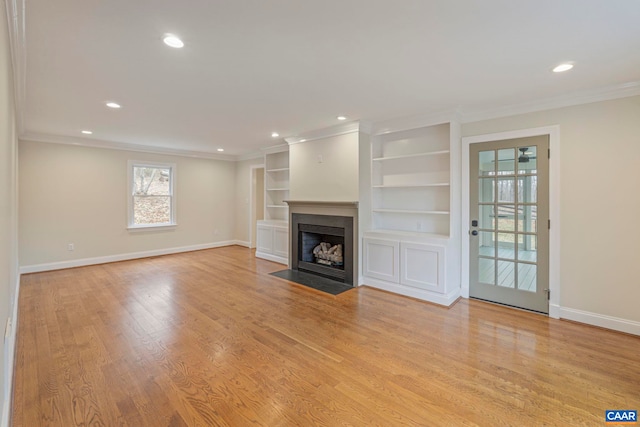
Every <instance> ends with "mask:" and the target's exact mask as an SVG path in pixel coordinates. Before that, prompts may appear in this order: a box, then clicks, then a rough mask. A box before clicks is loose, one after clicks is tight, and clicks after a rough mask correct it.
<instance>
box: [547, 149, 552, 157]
mask: <svg viewBox="0 0 640 427" xmlns="http://www.w3.org/2000/svg"><path fill="white" fill-rule="evenodd" d="M550 158H551V148H547V159H550Z"/></svg>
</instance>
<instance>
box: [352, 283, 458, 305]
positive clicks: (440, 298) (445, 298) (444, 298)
mask: <svg viewBox="0 0 640 427" xmlns="http://www.w3.org/2000/svg"><path fill="white" fill-rule="evenodd" d="M361 284H362V285H365V286H370V287H372V288H378V289H382V290H384V291H389V292H393V293H394V294H400V295H404V296H408V297H412V298H417V299H421V300H424V301H428V302H432V303H434V304H438V305H443V306H445V307H449V306H450V305H451V304H453V303H454V302H455V301H456V300H457V299H458V298H459V297H460V289H454V290H453V291H451V292H450V293H449V294H439V293H436V292H432V291H427V290H424V289H418V288H412V287H409V286H403V285H399V284H395V283H389V282H385V281H383V280H378V279H372V278H370V277H363V278H362V282H361Z"/></svg>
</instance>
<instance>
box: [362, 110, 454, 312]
mask: <svg viewBox="0 0 640 427" xmlns="http://www.w3.org/2000/svg"><path fill="white" fill-rule="evenodd" d="M459 144H460V134H459V126H458V125H457V124H456V123H453V122H446V123H439V124H435V125H430V126H424V127H419V128H412V129H408V130H399V131H396V132H389V131H388V130H386V131H385V132H384V133H380V134H378V135H376V134H374V135H373V136H372V138H371V221H370V224H371V229H370V230H367V231H365V232H364V233H363V242H362V243H363V260H362V274H363V281H364V283H366V284H368V285H371V286H374V287H379V288H382V289H386V290H389V291H392V292H397V293H401V294H405V295H409V296H412V297H416V298H421V299H425V300H429V301H432V302H436V303H439V304H444V305H450V304H451V303H452V302H453V301H455V300H456V299H457V298H458V296H459V295H460V236H459V232H458V230H459V221H460V200H459V194H460V188H459V186H460V179H459V176H460V153H459Z"/></svg>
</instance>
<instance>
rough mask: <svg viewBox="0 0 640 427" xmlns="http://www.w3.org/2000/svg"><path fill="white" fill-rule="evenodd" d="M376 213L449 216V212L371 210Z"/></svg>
mask: <svg viewBox="0 0 640 427" xmlns="http://www.w3.org/2000/svg"><path fill="white" fill-rule="evenodd" d="M373 212H378V213H400V214H421V215H449V211H421V210H412V209H373Z"/></svg>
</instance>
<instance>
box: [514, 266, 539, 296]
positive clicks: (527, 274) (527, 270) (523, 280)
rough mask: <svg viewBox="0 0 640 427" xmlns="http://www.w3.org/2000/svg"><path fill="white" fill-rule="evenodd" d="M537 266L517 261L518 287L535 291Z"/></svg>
mask: <svg viewBox="0 0 640 427" xmlns="http://www.w3.org/2000/svg"><path fill="white" fill-rule="evenodd" d="M536 270H537V266H536V265H534V264H522V263H518V289H522V290H523V291H531V292H535V291H536V278H537V274H536V273H537V271H536Z"/></svg>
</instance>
